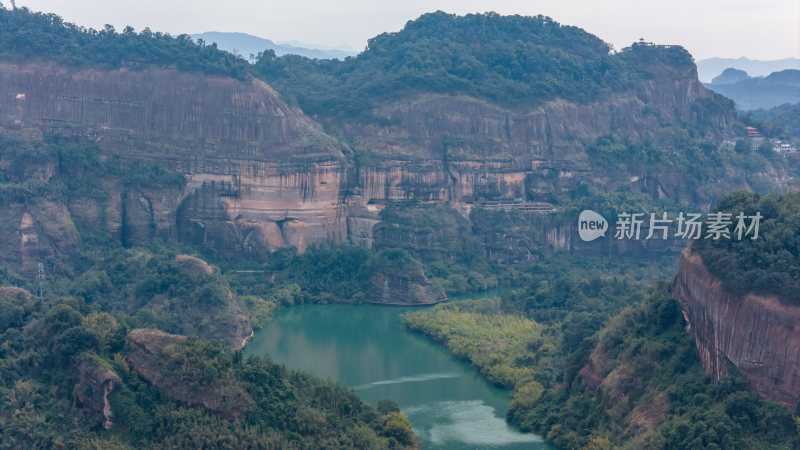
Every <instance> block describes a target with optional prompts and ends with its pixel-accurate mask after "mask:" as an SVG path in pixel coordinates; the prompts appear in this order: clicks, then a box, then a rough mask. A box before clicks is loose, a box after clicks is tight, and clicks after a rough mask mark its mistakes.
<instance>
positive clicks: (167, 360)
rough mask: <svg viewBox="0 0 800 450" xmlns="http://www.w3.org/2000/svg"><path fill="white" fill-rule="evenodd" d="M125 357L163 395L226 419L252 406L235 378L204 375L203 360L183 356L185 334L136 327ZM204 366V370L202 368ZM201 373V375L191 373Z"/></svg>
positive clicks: (249, 398)
mask: <svg viewBox="0 0 800 450" xmlns="http://www.w3.org/2000/svg"><path fill="white" fill-rule="evenodd" d="M126 342H127V343H128V346H129V351H128V354H127V356H126V360H127V361H128V363H129V364H130V365H131V366H132V367H133V369H134V370H136V372H137V373H138V374H139V375H140V376H141V377H142V378H144V379H145V380H147V381H148V382H149V383H150V384H152V385H153V386H155V387H157V388H158V389H159V390H160V391H162V392H163V393H165V394H166V395H168V396H170V397H172V398H175V399H177V400H179V401H181V402H183V403H185V404H187V405H190V406H202V407H203V408H205V409H207V410H208V411H209V412H212V413H215V414H217V415H219V416H221V417H223V418H226V419H237V418H240V417H242V415H243V414H245V413H246V412H247V411H248V410H250V409H251V408H252V407H254V405H255V404H254V402H253V399H252V398H251V397H250V396H249V395H248V394H247V392H246V391H245V390H244V389H243V388H242V386H241V385H240V384H239V382H238V381H237V380H234V379H227V378H213V377H212V378H208V374H207V371H208V369H209V367H206V366H203V364H206V363H204V362H199V361H192V360H190V359H187V358H186V356H185V355H183V354H182V353H181V351H180V350H176V349H173V347H176V346H182V345H184V344H185V343H186V337H185V336H179V335H174V334H168V333H164V332H161V331H158V330H152V329H137V330H133V331H131V332H130V333H129V334H128V337H127V341H126ZM204 370H205V371H204ZM196 373H202V374H203V375H205V377H201V378H202V379H200V378H197V377H191V374H196Z"/></svg>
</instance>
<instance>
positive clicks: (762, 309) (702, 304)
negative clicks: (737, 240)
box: [673, 249, 800, 407]
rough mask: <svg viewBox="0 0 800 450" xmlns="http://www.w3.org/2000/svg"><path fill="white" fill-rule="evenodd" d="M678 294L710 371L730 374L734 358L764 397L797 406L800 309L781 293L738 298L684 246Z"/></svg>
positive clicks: (676, 284)
mask: <svg viewBox="0 0 800 450" xmlns="http://www.w3.org/2000/svg"><path fill="white" fill-rule="evenodd" d="M673 296H674V297H675V299H677V300H678V301H679V302H680V303H681V306H682V308H683V313H684V316H685V317H686V322H687V324H688V326H687V328H688V330H689V332H690V333H691V334H692V335H693V336H694V338H695V342H696V343H697V349H698V350H699V352H700V359H701V362H702V364H703V367H705V369H706V372H707V373H708V374H709V375H711V377H712V378H714V379H715V380H717V379H719V378H720V377H723V376H725V375H727V374H728V361H730V362H731V363H733V364H734V365H735V366H736V367H737V368H738V369H739V371H741V373H742V374H743V375H744V376H745V378H747V380H748V381H749V382H750V384H751V385H752V387H753V389H754V390H755V391H756V392H758V393H759V394H761V395H762V396H764V397H767V398H770V399H773V400H777V401H779V402H781V403H783V404H785V405H787V406H789V407H794V406H795V405H796V404H797V402H798V400H800V308H798V307H793V306H787V305H784V304H782V303H781V302H780V301H779V300H778V299H777V298H775V297H763V296H759V295H754V294H750V295H747V296H745V297H736V296H733V295H730V294H728V293H727V292H725V290H724V289H723V288H722V285H721V281H720V280H719V279H717V278H715V277H714V276H712V275H711V274H710V273H709V272H708V271H707V270H706V268H705V266H703V261H702V260H701V258H700V256H699V255H698V254H696V253H692V252H691V251H690V250H689V249H686V250H684V252H683V253H682V254H681V259H680V262H679V264H678V274H677V275H676V277H675V281H674V285H673Z"/></svg>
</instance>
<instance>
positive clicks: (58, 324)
mask: <svg viewBox="0 0 800 450" xmlns="http://www.w3.org/2000/svg"><path fill="white" fill-rule="evenodd" d="M0 314H2V317H4V318H6V319H4V320H3V321H2V324H0V336H1V337H2V341H3V343H4V344H3V346H2V348H0V367H1V368H2V374H3V376H2V378H0V398H2V399H3V401H2V403H0V448H4V449H5V448H8V449H16V448H96V447H102V448H200V447H233V448H245V447H258V448H348V449H350V448H363V449H372V448H388V447H392V446H399V447H405V446H408V445H412V444H413V438H412V437H411V436H413V435H412V434H411V433H410V426H409V425H408V423H407V419H406V422H405V427H403V426H400V427H398V421H397V418H396V417H388V418H387V417H381V416H380V415H379V414H378V413H376V412H375V411H374V410H373V409H372V408H371V407H370V406H369V405H366V404H364V403H362V402H361V401H360V400H359V399H358V397H357V396H356V395H355V394H354V393H353V392H352V391H347V390H345V389H344V388H342V387H341V386H338V385H335V384H332V383H330V382H323V381H320V380H317V379H314V378H312V377H309V376H307V375H304V374H301V373H298V372H294V371H290V370H287V369H286V368H285V367H283V366H279V365H277V364H273V363H271V362H269V361H266V360H263V359H260V358H255V357H251V358H248V359H247V360H246V361H243V360H242V355H241V353H240V352H226V351H223V350H222V349H221V348H220V347H219V346H217V345H214V344H211V343H208V342H206V341H201V340H198V339H197V338H189V339H187V338H185V337H183V336H176V335H170V334H166V333H163V332H160V331H157V330H145V329H136V330H134V329H133V328H135V327H136V326H137V325H136V324H137V323H138V320H137V319H136V318H133V317H131V316H128V315H125V314H114V315H111V314H108V313H106V312H101V311H98V310H97V308H96V306H95V305H92V304H89V303H87V302H85V301H83V300H82V299H80V298H75V297H71V298H68V297H64V298H60V299H48V300H47V301H43V300H40V299H39V298H37V297H33V296H31V295H30V294H28V293H27V292H26V291H24V290H22V289H17V288H7V287H5V288H0ZM126 336H127V337H126ZM126 359H127V360H126ZM390 422H391V423H390ZM401 422H402V421H401ZM386 423H389V424H390V426H389V427H387V426H386V425H385V424H386ZM398 439H399V440H400V441H399V442H398Z"/></svg>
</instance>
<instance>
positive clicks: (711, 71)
mask: <svg viewBox="0 0 800 450" xmlns="http://www.w3.org/2000/svg"><path fill="white" fill-rule="evenodd" d="M728 68H733V69H739V70H744V71H745V72H747V73H748V74H749V75H750V76H751V77H761V76H766V75H769V74H771V73H772V72H779V71H781V70H785V69H800V58H784V59H775V60H770V61H762V60H758V59H749V58H744V57H742V58H716V57H714V58H707V59H703V60H700V61H697V78H699V79H700V82H702V83H710V82H711V81H712V78H714V77H716V76H717V75H719V74H721V73H722V71H723V70H725V69H728Z"/></svg>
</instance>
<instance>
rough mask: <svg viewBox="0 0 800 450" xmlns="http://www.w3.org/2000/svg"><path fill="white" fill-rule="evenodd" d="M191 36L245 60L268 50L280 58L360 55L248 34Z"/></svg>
mask: <svg viewBox="0 0 800 450" xmlns="http://www.w3.org/2000/svg"><path fill="white" fill-rule="evenodd" d="M191 36H192V39H194V40H195V41H196V40H198V39H202V40H203V41H205V42H206V44H211V43H212V42H213V43H216V44H217V47H219V48H220V49H222V50H226V51H229V52H231V53H235V54H237V55H241V56H242V57H244V58H245V59H250V56H251V55H258V53H260V52H263V51H264V50H267V49H272V50H274V51H275V54H276V55H278V56H281V55H289V54H290V55H300V56H305V57H308V58H312V59H314V58H316V59H344V58H346V57H348V56H355V55H356V54H357V53H358V52H357V51H355V50H353V49H351V48H348V47H343V46H339V47H329V46H319V45H309V44H304V43H302V42H299V41H289V42H282V43H276V42H274V41H271V40H269V39H264V38H261V37H258V36H253V35H250V34H246V33H227V32H219V31H207V32H205V33H199V34H192V35H191Z"/></svg>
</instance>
